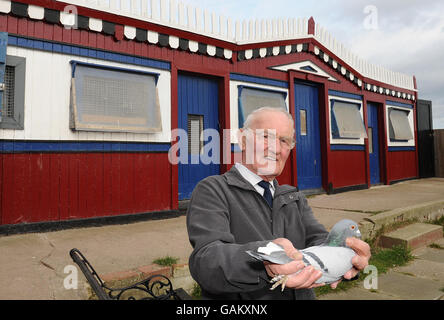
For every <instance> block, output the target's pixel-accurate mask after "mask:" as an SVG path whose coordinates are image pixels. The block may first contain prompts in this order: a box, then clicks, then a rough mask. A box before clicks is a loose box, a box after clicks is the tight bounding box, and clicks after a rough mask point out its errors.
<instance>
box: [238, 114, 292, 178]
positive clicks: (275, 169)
mask: <svg viewBox="0 0 444 320" xmlns="http://www.w3.org/2000/svg"><path fill="white" fill-rule="evenodd" d="M293 126H294V123H293V122H292V121H290V120H289V119H288V117H287V116H286V115H285V114H283V113H280V112H273V111H264V112H262V113H260V114H258V115H257V116H256V118H255V119H254V121H253V123H252V124H251V128H250V130H247V131H248V132H243V133H244V134H245V136H246V138H245V142H246V143H245V147H244V148H245V150H244V152H245V159H244V165H245V166H246V167H247V168H248V169H250V170H251V171H253V172H255V173H256V174H257V175H259V176H261V177H262V178H263V179H264V180H268V181H271V180H273V179H274V178H275V177H277V176H279V175H280V174H281V173H282V171H283V170H284V167H285V162H286V161H287V159H288V156H289V155H290V152H291V149H292V146H291V144H292V142H293V138H294V129H293Z"/></svg>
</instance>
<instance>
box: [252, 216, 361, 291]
mask: <svg viewBox="0 0 444 320" xmlns="http://www.w3.org/2000/svg"><path fill="white" fill-rule="evenodd" d="M349 237H356V238H361V232H360V231H359V228H358V224H357V223H356V222H354V221H352V220H349V219H344V220H341V221H339V222H338V223H336V224H335V225H334V226H333V228H332V229H331V230H330V233H329V234H328V236H327V239H326V240H325V241H324V242H323V243H322V244H321V245H318V246H313V247H309V248H306V249H303V250H299V252H300V253H302V256H303V257H302V261H303V262H304V264H305V266H309V265H311V266H313V267H314V268H315V269H317V270H319V271H321V272H322V276H321V278H319V279H318V280H317V281H316V282H315V283H318V284H319V283H325V284H331V283H334V282H336V281H338V280H340V279H341V278H342V277H343V276H344V274H345V273H346V272H347V271H348V270H350V269H351V268H352V267H353V264H352V262H351V260H352V258H353V257H354V256H355V255H356V252H355V251H353V250H352V249H350V248H349V247H347V245H346V244H345V240H346V239H347V238H349ZM246 252H247V253H248V254H249V255H250V256H252V257H253V258H255V259H257V260H259V261H269V262H271V263H274V264H287V263H289V262H291V261H294V260H293V259H291V258H290V257H288V256H287V255H286V254H285V251H284V248H282V246H280V245H278V244H276V243H274V242H269V243H268V244H267V245H266V246H265V247H260V248H258V249H257V251H253V250H248V251H246ZM299 272H300V271H299ZM299 272H297V273H299ZM297 273H296V274H297ZM287 280H288V276H286V275H285V276H284V275H278V276H276V277H274V278H273V279H271V283H273V284H274V285H273V286H272V287H271V290H273V289H275V288H276V287H277V286H279V285H282V290H284V288H285V283H286V281H287Z"/></svg>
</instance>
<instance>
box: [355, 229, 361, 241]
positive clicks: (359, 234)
mask: <svg viewBox="0 0 444 320" xmlns="http://www.w3.org/2000/svg"><path fill="white" fill-rule="evenodd" d="M356 237H357V238H359V239H361V231H359V230H357V231H356Z"/></svg>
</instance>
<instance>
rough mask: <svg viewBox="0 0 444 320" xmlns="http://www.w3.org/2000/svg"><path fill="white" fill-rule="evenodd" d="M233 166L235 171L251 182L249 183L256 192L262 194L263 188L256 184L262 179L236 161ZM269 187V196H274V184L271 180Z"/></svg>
mask: <svg viewBox="0 0 444 320" xmlns="http://www.w3.org/2000/svg"><path fill="white" fill-rule="evenodd" d="M234 166H235V167H236V169H237V171H239V173H240V174H241V176H242V177H243V178H244V179H245V180H247V181H248V182H249V183H251V185H252V186H253V187H254V188H255V189H256V191H257V192H259V194H260V195H261V196H264V188H262V187H261V186H260V185H258V183H259V182H261V181H262V180H263V179H262V178H261V177H259V176H258V175H257V174H255V173H254V172H251V171H250V170H249V169H248V168H247V167H245V166H244V165H242V164H240V163H236V164H235V165H234ZM270 187H271V188H270V192H271V196H272V197H273V198H274V191H275V190H274V184H273V183H272V182H270Z"/></svg>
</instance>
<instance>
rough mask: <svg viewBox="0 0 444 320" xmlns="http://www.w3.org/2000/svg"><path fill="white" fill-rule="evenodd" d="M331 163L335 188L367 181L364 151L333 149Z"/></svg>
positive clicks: (332, 180) (331, 173) (331, 176)
mask: <svg viewBox="0 0 444 320" xmlns="http://www.w3.org/2000/svg"><path fill="white" fill-rule="evenodd" d="M330 163H331V165H330V170H331V172H330V179H331V181H329V182H331V183H333V188H334V189H337V188H342V187H348V186H356V185H362V184H366V183H367V182H366V162H365V152H364V151H332V152H330Z"/></svg>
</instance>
